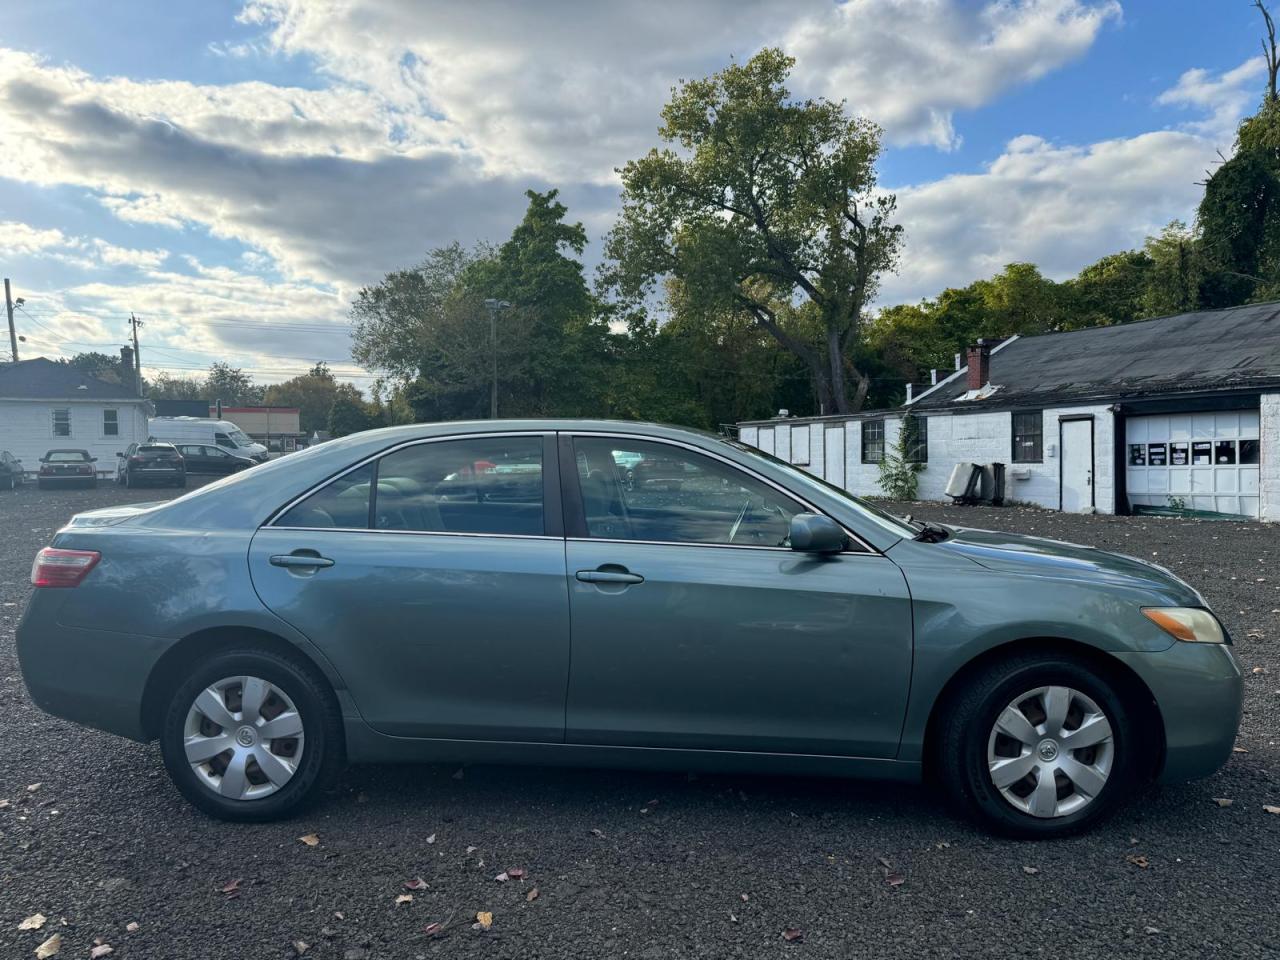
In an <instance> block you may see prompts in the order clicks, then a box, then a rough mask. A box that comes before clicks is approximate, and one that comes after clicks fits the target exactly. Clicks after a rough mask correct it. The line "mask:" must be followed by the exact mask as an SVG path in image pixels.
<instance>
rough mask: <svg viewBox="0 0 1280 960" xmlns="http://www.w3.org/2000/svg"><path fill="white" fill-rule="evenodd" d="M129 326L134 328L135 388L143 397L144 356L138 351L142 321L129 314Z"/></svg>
mask: <svg viewBox="0 0 1280 960" xmlns="http://www.w3.org/2000/svg"><path fill="white" fill-rule="evenodd" d="M129 326H131V327H133V388H134V389H135V390H136V391H137V392H138V396H142V354H141V353H140V352H139V351H138V328H139V327H140V326H142V321H141V320H139V319H138V318H137V317H135V316H134V315H133V314H132V313H131V314H129Z"/></svg>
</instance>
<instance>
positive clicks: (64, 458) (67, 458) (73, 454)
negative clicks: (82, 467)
mask: <svg viewBox="0 0 1280 960" xmlns="http://www.w3.org/2000/svg"><path fill="white" fill-rule="evenodd" d="M88 459H89V455H88V454H87V453H85V452H84V451H83V450H50V451H49V455H48V456H47V457H45V460H47V461H48V462H49V463H84V462H85V461H86V460H88Z"/></svg>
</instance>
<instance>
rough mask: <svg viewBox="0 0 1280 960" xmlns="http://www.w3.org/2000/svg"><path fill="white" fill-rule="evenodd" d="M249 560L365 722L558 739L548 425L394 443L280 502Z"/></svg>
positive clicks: (559, 626) (561, 641)
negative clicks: (333, 670) (539, 429)
mask: <svg viewBox="0 0 1280 960" xmlns="http://www.w3.org/2000/svg"><path fill="white" fill-rule="evenodd" d="M548 450H550V451H552V455H551V456H550V457H549V458H548V456H547V451H548ZM249 562H250V565H251V569H252V574H253V581H254V584H255V586H256V587H257V590H258V594H259V596H260V597H261V598H262V600H263V602H264V603H266V605H267V606H268V607H270V608H271V609H272V610H273V611H275V613H276V614H278V615H279V616H280V617H282V618H283V619H285V620H286V621H288V622H289V623H290V624H292V625H293V626H294V627H296V628H297V629H298V630H300V631H301V632H302V633H304V634H306V635H307V636H308V637H309V638H310V639H311V640H312V641H313V642H314V643H316V644H317V645H318V646H319V647H320V648H321V649H323V650H324V652H325V654H326V655H327V656H328V657H329V658H330V660H332V662H333V663H334V665H335V666H336V667H337V669H338V671H339V672H340V673H341V675H342V677H343V679H344V680H345V681H346V683H347V685H348V687H349V688H350V691H351V694H352V696H353V698H354V699H355V702H356V705H357V707H358V708H359V710H360V713H361V715H362V716H363V717H364V718H365V720H367V721H368V722H369V724H370V725H372V726H373V727H374V728H375V729H377V730H379V731H381V732H383V733H387V734H393V735H396V736H406V737H432V738H450V739H469V740H515V741H537V742H559V741H561V740H563V737H564V697H565V684H566V682H567V679H568V671H569V599H568V595H567V589H566V586H565V567H564V539H563V533H562V524H561V511H560V499H559V485H558V478H557V468H556V462H555V456H554V436H553V435H552V436H545V435H542V434H537V433H517V434H504V435H494V434H489V435H478V436H471V437H462V438H449V439H442V440H433V441H427V442H416V443H413V444H408V445H405V446H404V447H401V448H399V449H397V450H395V451H392V452H390V453H387V454H385V455H384V456H382V457H380V458H378V459H376V460H373V461H370V462H369V463H367V464H365V465H363V466H360V467H358V468H355V469H353V470H352V471H351V472H349V473H347V474H345V475H343V476H341V477H339V478H337V479H335V480H334V481H332V482H330V483H329V484H327V485H326V486H324V487H322V488H321V489H320V490H319V491H317V492H315V493H313V494H312V495H310V496H308V497H306V498H304V499H302V500H300V501H299V502H297V503H295V504H294V505H292V506H290V507H289V508H288V509H287V510H285V511H284V512H283V513H282V514H281V515H280V516H279V517H278V518H277V519H276V520H274V521H273V522H272V523H270V524H268V525H267V526H265V527H263V528H262V529H261V530H259V531H258V533H257V535H256V536H255V537H254V540H253V544H252V546H251V548H250V555H249Z"/></svg>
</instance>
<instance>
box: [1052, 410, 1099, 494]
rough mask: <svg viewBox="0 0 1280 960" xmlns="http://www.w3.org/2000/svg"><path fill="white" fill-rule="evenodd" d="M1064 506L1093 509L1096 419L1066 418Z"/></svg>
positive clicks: (1064, 425) (1064, 423) (1064, 430)
mask: <svg viewBox="0 0 1280 960" xmlns="http://www.w3.org/2000/svg"><path fill="white" fill-rule="evenodd" d="M1060 427H1061V430H1062V509H1063V511H1064V512H1066V513H1092V512H1093V421H1092V420H1063V421H1061V423H1060Z"/></svg>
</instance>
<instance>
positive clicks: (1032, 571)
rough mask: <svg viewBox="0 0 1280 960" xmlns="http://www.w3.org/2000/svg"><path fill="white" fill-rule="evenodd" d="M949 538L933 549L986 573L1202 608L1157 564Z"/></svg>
mask: <svg viewBox="0 0 1280 960" xmlns="http://www.w3.org/2000/svg"><path fill="white" fill-rule="evenodd" d="M949 529H951V530H952V534H953V535H952V536H951V537H949V538H947V539H946V540H944V541H942V542H941V543H938V544H936V546H938V547H941V548H942V549H944V550H948V551H950V552H953V553H957V554H961V555H963V556H965V557H968V558H969V559H970V560H972V561H974V562H975V563H978V564H981V565H982V566H984V567H987V568H989V569H992V570H999V571H1002V572H1008V573H1023V574H1027V575H1029V576H1045V577H1061V578H1064V579H1077V580H1078V579H1099V578H1101V579H1107V580H1111V581H1113V582H1123V583H1125V584H1126V585H1130V586H1136V587H1142V586H1147V587H1150V588H1153V589H1155V590H1156V591H1158V592H1160V593H1161V594H1163V595H1165V596H1167V597H1169V598H1170V599H1171V600H1172V601H1173V602H1174V603H1176V604H1178V605H1180V606H1208V604H1206V603H1205V601H1204V598H1203V597H1202V596H1200V594H1199V593H1198V592H1197V591H1196V590H1195V589H1193V588H1192V587H1190V586H1189V585H1187V584H1186V583H1184V582H1183V581H1182V580H1180V579H1179V578H1178V577H1176V576H1175V575H1174V574H1173V573H1172V572H1171V571H1169V570H1167V569H1165V568H1164V567H1162V566H1159V565H1158V564H1154V563H1150V562H1148V561H1146V560H1141V559H1139V558H1138V557H1130V556H1127V555H1125V554H1122V553H1111V552H1109V551H1106V550H1099V549H1098V548H1097V547H1087V546H1084V545H1082V544H1079V543H1067V542H1065V541H1062V540H1050V539H1048V538H1047V537H1029V536H1024V535H1021V534H1016V533H1000V532H998V531H995V530H974V529H969V528H966V527H952V528H949Z"/></svg>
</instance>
